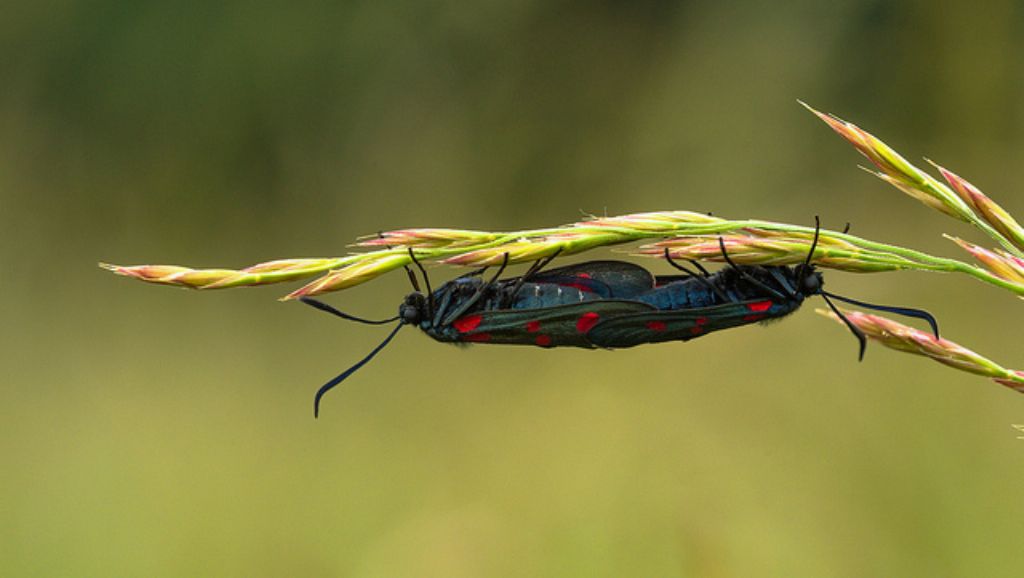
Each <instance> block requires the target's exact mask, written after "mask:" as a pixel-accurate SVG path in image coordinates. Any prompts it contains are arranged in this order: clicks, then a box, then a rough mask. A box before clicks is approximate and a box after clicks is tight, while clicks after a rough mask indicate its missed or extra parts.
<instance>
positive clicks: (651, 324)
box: [647, 321, 668, 331]
mask: <svg viewBox="0 0 1024 578" xmlns="http://www.w3.org/2000/svg"><path fill="white" fill-rule="evenodd" d="M647 328H648V329H650V330H651V331H665V330H666V329H668V326H666V325H665V322H664V321H648V322H647Z"/></svg>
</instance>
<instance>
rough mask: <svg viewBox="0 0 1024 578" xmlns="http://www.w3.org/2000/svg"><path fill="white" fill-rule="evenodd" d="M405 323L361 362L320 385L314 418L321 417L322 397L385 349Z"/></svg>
mask: <svg viewBox="0 0 1024 578" xmlns="http://www.w3.org/2000/svg"><path fill="white" fill-rule="evenodd" d="M404 325H405V323H402V322H399V323H398V325H396V326H395V328H394V329H393V330H392V331H391V333H390V334H389V335H388V336H387V337H386V338H384V341H382V342H381V343H380V345H378V346H377V347H374V348H373V351H371V352H370V354H369V355H367V356H366V357H364V358H363V359H362V360H361V361H360V362H359V363H357V364H355V365H353V366H352V367H350V368H348V369H346V370H345V371H343V372H342V373H341V375H339V376H338V377H335V378H334V379H332V380H330V381H328V382H327V383H325V384H323V385H322V386H321V387H320V389H318V390H317V391H316V396H314V397H313V417H314V418H318V417H320V398H322V397H323V396H324V394H325V393H327V392H328V391H330V389H331V388H332V387H334V386H336V385H338V384H339V383H341V382H343V381H345V380H346V379H347V378H348V376H350V375H352V374H353V373H355V372H356V371H357V370H359V368H360V367H362V366H364V365H366V363H367V362H368V361H370V360H371V359H373V356H374V355H377V354H378V353H380V350H381V349H384V347H385V346H387V344H388V343H390V342H391V340H392V339H394V337H395V335H398V330H400V329H401V328H402V326H404Z"/></svg>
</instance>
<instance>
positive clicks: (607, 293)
mask: <svg viewBox="0 0 1024 578" xmlns="http://www.w3.org/2000/svg"><path fill="white" fill-rule="evenodd" d="M815 221H817V218H815ZM817 243H818V227H817V226H816V227H815V235H814V240H813V241H812V243H811V248H810V250H809V251H808V254H807V258H806V260H805V261H804V262H803V263H801V264H799V265H796V266H770V265H737V264H736V263H734V262H733V261H732V259H730V258H729V254H728V253H727V252H726V249H725V244H724V243H723V242H722V241H721V239H719V245H720V247H721V249H722V257H723V259H724V260H725V262H726V265H727V266H726V267H725V268H723V269H722V270H720V271H718V272H715V273H710V272H708V271H707V270H706V269H705V268H704V267H703V266H701V265H700V264H699V263H697V262H696V261H691V264H692V265H693V266H695V267H696V269H697V270H696V271H691V270H690V269H688V268H686V267H684V266H682V265H681V264H679V263H677V262H676V261H674V260H672V258H671V256H670V255H669V253H668V250H667V249H666V252H665V258H666V260H667V261H668V262H669V263H670V264H671V265H672V266H673V267H675V268H676V269H678V270H680V271H681V272H682V273H683V274H682V275H667V276H654V275H652V274H651V273H650V272H649V271H647V270H646V269H644V268H643V267H640V266H638V265H634V264H632V263H626V262H623V261H588V262H585V263H579V264H576V265H568V266H566V267H559V268H557V269H549V270H546V271H542V270H543V268H544V267H545V266H546V265H548V264H549V263H550V262H551V260H553V259H554V258H555V257H556V256H557V253H556V254H555V255H552V256H551V257H548V258H547V259H544V260H542V261H538V262H536V263H534V264H533V266H532V267H531V268H530V269H529V270H528V271H527V272H526V274H524V275H522V276H520V277H510V278H506V279H501V274H502V273H504V271H505V267H506V265H507V264H508V255H507V254H506V255H505V259H504V262H503V263H502V265H501V266H500V267H499V268H498V271H497V273H496V274H494V275H493V276H492V277H491V278H490V279H488V280H485V279H484V278H483V273H484V270H479V271H475V272H473V273H470V274H468V275H464V276H462V277H458V278H457V279H454V280H452V281H449V282H447V283H445V284H444V285H442V286H441V287H440V288H438V289H437V290H436V291H435V290H432V289H431V287H430V281H429V279H428V278H427V273H426V270H424V268H423V266H422V265H421V264H420V263H419V261H418V260H416V256H415V253H414V252H413V250H412V249H409V255H410V257H411V258H412V261H413V263H414V264H415V265H416V266H417V268H418V269H419V271H420V273H421V275H422V276H423V280H424V283H425V284H426V291H425V292H424V291H421V290H420V285H419V282H418V280H417V278H416V275H415V273H413V271H412V270H411V269H408V268H407V269H406V271H407V273H408V275H409V280H410V282H411V283H412V286H413V292H412V293H410V294H409V295H408V296H407V297H406V298H405V300H404V302H403V303H402V304H401V305H400V306H399V309H398V315H397V316H395V317H393V318H390V319H384V320H380V321H371V320H367V319H363V318H360V317H355V316H353V315H349V314H346V313H343V312H341V311H339V310H337V309H335V308H334V307H332V306H330V305H328V304H326V303H323V302H321V301H317V300H315V299H311V298H308V297H303V298H302V302H303V303H306V304H307V305H310V306H312V307H315V308H317V309H320V310H321V311H325V312H328V313H331V314H333V315H336V316H338V317H341V318H343V319H346V320H349V321H356V322H359V323H367V324H387V323H392V322H397V325H396V326H395V328H394V329H393V330H392V331H391V333H390V334H389V335H388V336H387V337H386V338H385V339H384V341H382V342H381V343H380V345H378V346H377V347H375V348H374V349H373V351H371V352H370V353H369V354H368V355H367V356H366V357H364V358H363V359H362V360H360V361H359V362H358V363H356V364H355V365H353V366H352V367H350V368H348V369H347V370H345V371H344V372H343V373H341V374H340V375H338V376H337V377H335V378H334V379H332V380H330V381H328V382H327V383H326V384H324V385H323V386H322V387H321V388H320V389H319V390H318V391H317V393H316V397H315V398H314V404H313V412H314V415H315V416H318V415H319V412H320V400H321V398H322V397H323V395H324V394H325V393H327V391H328V390H330V389H331V388H333V387H334V386H336V385H338V384H339V383H341V382H342V381H344V380H345V379H346V378H348V376H350V375H352V374H353V373H354V372H355V371H356V370H358V369H359V368H361V367H362V366H363V365H365V364H366V363H367V362H369V361H370V360H371V359H372V358H373V357H374V356H375V355H377V353H379V352H380V350H381V349H383V348H384V347H385V346H386V345H387V344H388V343H390V342H391V340H392V339H393V338H394V337H395V335H396V334H397V333H398V331H399V330H400V329H401V328H402V327H404V326H406V325H415V326H418V327H419V328H420V329H422V330H423V331H424V332H425V333H426V334H427V335H429V336H430V337H432V338H433V339H435V340H437V341H442V342H448V343H462V344H465V343H500V344H509V345H535V346H539V347H583V348H591V349H593V348H604V349H614V348H623V347H634V346H636V345H642V344H645V343H660V342H664V341H688V340H690V339H695V338H697V337H701V336H703V335H707V334H708V333H711V332H714V331H720V330H722V329H729V328H731V327H739V326H742V325H750V324H753V323H757V322H762V321H770V320H775V319H781V318H782V317H785V316H786V315H789V314H790V313H792V312H794V311H796V310H797V309H799V308H800V305H801V304H803V301H804V299H805V298H807V297H811V296H814V295H819V296H821V297H822V298H823V299H824V300H825V303H826V304H827V305H828V306H829V308H831V309H832V311H834V312H835V313H836V314H837V315H838V316H839V318H840V319H842V320H843V321H844V322H845V323H846V326H847V327H849V329H850V331H851V332H852V333H853V334H854V336H856V338H857V340H858V342H859V353H858V358H859V359H863V358H864V350H865V347H866V344H867V340H866V339H865V337H864V335H863V333H862V332H861V331H860V330H859V329H857V327H855V326H854V325H853V324H852V323H850V322H849V320H847V319H846V317H845V316H843V314H842V313H841V312H840V311H839V309H838V308H837V307H836V306H835V305H834V304H833V302H832V301H833V300H838V301H843V302H846V303H851V304H853V305H857V306H859V307H865V308H869V309H875V310H879V311H886V312H890V313H896V314H900V315H906V316H909V317H916V318H919V319H922V320H924V321H926V322H927V323H928V324H929V325H930V326H931V329H932V331H933V332H934V333H935V335H936V337H938V334H939V329H938V324H937V323H936V321H935V318H934V317H932V315H931V314H930V313H928V312H926V311H922V310H920V309H910V308H906V307H891V306H885V305H874V304H870V303H864V302H862V301H857V300H855V299H850V298H848V297H843V296H840V295H836V294H834V293H829V292H827V291H825V290H824V289H823V285H824V279H823V278H822V275H821V273H820V272H819V271H817V269H816V268H815V266H814V265H812V264H811V259H812V257H813V255H814V250H815V248H816V246H817Z"/></svg>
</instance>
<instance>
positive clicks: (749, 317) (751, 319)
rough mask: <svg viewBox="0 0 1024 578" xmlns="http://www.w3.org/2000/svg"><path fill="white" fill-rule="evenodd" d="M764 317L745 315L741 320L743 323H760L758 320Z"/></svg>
mask: <svg viewBox="0 0 1024 578" xmlns="http://www.w3.org/2000/svg"><path fill="white" fill-rule="evenodd" d="M765 317H766V316H765V315H745V316H744V317H743V320H744V321H760V320H762V319H764V318H765Z"/></svg>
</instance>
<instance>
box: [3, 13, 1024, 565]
mask: <svg viewBox="0 0 1024 578" xmlns="http://www.w3.org/2000/svg"><path fill="white" fill-rule="evenodd" d="M3 14H4V16H3V18H2V19H0V52H2V53H3V54H4V55H5V57H4V58H3V59H0V84H2V90H0V231H2V235H3V243H2V244H0V265H2V266H0V275H2V282H0V287H2V292H3V300H2V301H0V315H2V317H0V318H2V326H3V331H2V333H0V340H2V347H0V356H2V358H0V362H2V367H3V373H4V378H3V381H2V385H0V423H2V432H3V435H2V436H0V459H2V466H0V574H2V575H4V576H148V577H157V576H438V577H440V576H444V577H478V576H488V577H490V576H588V577H589V576H616V577H618V576H659V577H670V576H712V577H727V576H785V577H793V576H841V577H846V576H849V577H862V576H883V575H884V576H1020V575H1021V572H1022V571H1024V556H1022V550H1021V547H1020V537H1021V535H1022V534H1021V532H1022V530H1024V500H1022V499H1021V491H1020V490H1021V481H1022V479H1024V440H1019V439H1017V435H1024V434H1019V432H1016V431H1014V429H1013V428H1012V427H1011V426H1012V424H1015V423H1024V397H1021V396H1020V395H1019V394H1015V393H1013V392H1011V391H1010V390H1008V389H1005V388H1001V387H999V386H998V385H995V384H993V383H991V382H990V381H987V380H985V379H982V378H977V377H973V376H970V375H967V374H963V373H958V372H955V371H952V370H950V369H947V368H944V367H942V366H939V365H937V364H932V363H929V362H927V361H924V360H920V359H916V358H911V357H909V356H904V355H899V354H896V353H893V352H891V351H888V350H884V349H882V348H881V347H877V346H872V347H870V348H869V350H868V354H867V357H866V359H865V362H864V363H861V364H858V363H857V362H856V346H855V341H854V339H853V338H852V337H851V336H850V335H849V334H848V333H846V332H845V331H844V330H843V329H842V328H841V327H839V326H837V325H835V324H833V323H831V322H829V321H827V320H823V319H821V318H819V317H818V316H816V315H815V314H814V313H813V312H812V309H813V308H814V307H820V306H821V304H820V303H815V302H814V301H812V302H811V303H810V304H808V306H807V307H805V308H804V309H803V310H802V311H800V312H799V313H798V314H796V315H794V316H793V317H792V318H790V319H788V320H786V321H785V322H783V323H780V324H776V325H773V326H771V327H768V328H762V327H748V328H743V329H738V330H734V331H728V332H723V333H720V334H716V335H714V336H710V337H708V338H706V339H701V340H697V341H693V342H690V343H687V344H681V343H676V344H665V345H659V346H651V347H643V348H638V349H635V350H623V351H616V352H600V351H598V352H594V351H574V350H573V351H562V350H551V351H546V350H541V349H532V348H513V347H506V348H502V347H485V346H479V347H472V348H468V349H458V348H455V347H450V346H445V345H441V344H438V343H435V342H433V341H431V340H429V339H428V338H426V337H425V336H423V335H422V334H420V333H419V332H414V331H407V332H404V333H403V334H401V335H400V337H399V338H398V339H397V340H396V341H395V343H394V344H393V345H392V346H391V347H390V348H389V349H388V350H386V351H385V352H384V353H383V354H382V355H381V356H380V357H378V359H377V360H376V361H375V362H374V363H373V364H371V365H369V366H367V367H366V368H365V369H363V370H362V371H361V372H360V373H358V374H357V375H356V376H355V377H354V378H353V379H351V380H350V381H348V382H346V384H345V385H344V387H342V388H339V389H338V390H336V391H334V392H332V394H331V395H330V396H328V397H327V398H326V403H325V406H324V411H323V414H322V416H321V419H320V420H318V421H314V420H313V419H312V416H311V401H312V395H313V392H314V391H315V390H316V388H317V387H319V386H320V385H321V384H322V383H323V382H324V381H326V380H327V379H328V378H330V377H332V376H334V375H335V374H336V373H337V372H339V371H341V370H342V369H344V368H346V367H348V366H349V365H350V364H352V363H354V362H355V361H356V360H358V359H359V358H360V357H361V356H362V355H364V354H365V353H366V352H367V351H368V350H369V349H370V348H372V347H373V345H375V344H376V343H377V342H378V341H379V340H380V339H381V338H382V337H383V336H384V334H385V330H384V329H381V328H372V327H365V326H359V325H353V324H346V323H343V322H340V321H338V320H336V319H332V318H330V317H328V316H325V315H322V314H319V313H316V312H314V311H312V310H310V309H307V308H304V307H302V306H300V305H296V304H282V303H278V302H276V301H275V299H276V298H277V297H279V296H281V295H283V294H284V293H285V292H287V291H288V290H290V289H292V288H294V287H295V286H294V285H293V286H274V287H267V288H259V289H245V290H242V289H239V290H231V291H223V292H209V293H195V292H190V291H183V290H176V289H171V288H164V287H157V286H147V285H143V284H141V283H136V282H132V281H129V280H125V279H120V278H116V277H114V276H112V275H110V274H109V273H107V272H104V271H102V270H100V269H98V268H97V267H96V262H97V261H101V260H102V261H109V262H114V263H121V264H141V263H175V264H187V265H195V266H232V267H238V266H245V265H250V264H253V263H256V262H259V261H264V260H269V259H273V258H280V257H304V256H330V255H338V254H341V253H343V252H344V251H346V250H347V249H346V245H347V244H348V243H349V242H351V241H352V240H353V239H354V238H355V237H356V236H357V235H361V234H366V233H373V232H376V231H378V230H381V229H390V228H399V227H409V226H451V227H465V228H486V229H520V228H529V227H536V226H546V225H555V224H559V223H564V222H569V221H573V220H576V219H577V217H578V216H579V211H580V210H583V211H588V212H592V213H598V214H601V213H604V212H607V213H608V214H609V215H616V214H624V213H629V212H637V211H646V210H665V209H691V210H699V211H713V212H714V213H715V214H716V215H721V216H729V217H736V218H739V217H756V218H764V219H773V220H779V221H785V222H795V223H803V224H808V223H811V222H812V219H813V216H814V215H815V214H818V215H821V217H822V219H823V221H824V223H825V225H826V226H831V227H841V226H842V224H843V223H844V222H846V221H850V222H852V223H853V231H854V232H855V233H857V234H860V235H863V236H866V237H869V238H874V239H879V240H886V241H892V242H896V243H901V244H905V245H909V246H913V247H916V248H920V249H923V250H926V251H930V252H934V253H938V254H944V255H957V251H956V249H955V247H953V246H952V245H951V244H950V243H948V242H947V241H944V240H943V239H941V238H940V237H939V234H940V233H942V232H949V233H953V234H958V235H963V236H965V237H966V238H969V239H973V240H982V239H980V238H979V237H978V236H977V235H975V234H974V233H973V232H972V231H970V230H969V229H968V227H967V226H965V225H961V224H959V223H956V222H954V221H952V220H950V219H948V218H946V217H944V216H942V215H940V214H938V213H936V212H934V211H929V210H928V209H926V208H924V207H923V206H920V205H918V204H917V203H915V202H914V201H912V200H910V199H908V198H906V197H904V196H903V195H902V194H901V193H899V192H897V191H896V190H894V189H891V188H888V187H887V186H886V185H884V184H883V183H881V182H879V181H877V180H876V179H873V178H872V177H871V176H870V175H867V174H865V173H863V172H861V171H859V170H857V168H856V165H857V164H858V163H863V162H864V161H863V160H862V159H861V158H860V157H859V156H858V155H857V154H856V153H855V152H853V150H852V149H851V148H850V147H848V146H847V145H846V144H845V143H843V142H842V141H841V140H840V139H839V138H838V137H837V136H835V135H834V134H832V132H831V131H830V130H829V129H828V128H827V127H825V126H824V125H823V124H821V123H820V122H819V121H817V120H816V119H814V118H813V117H812V116H811V115H810V114H809V113H807V112H806V111H805V110H803V109H802V108H801V107H800V106H798V105H797V103H796V99H797V98H801V99H804V100H806V101H808V102H809V103H811V104H812V105H814V106H817V107H819V108H821V109H824V110H827V111H831V112H835V113H837V114H840V115H841V116H844V117H845V118H847V119H848V120H851V121H854V122H856V123H858V124H859V125H861V126H863V127H865V128H867V129H869V130H871V131H873V132H874V133H875V134H877V135H878V136H880V137H881V138H883V139H886V140H887V141H888V142H889V144H891V145H893V146H894V147H896V148H897V149H898V150H900V151H901V152H903V153H905V154H906V155H907V156H908V157H909V158H915V159H916V158H920V156H922V155H927V156H929V157H930V158H933V159H935V160H936V161H938V162H941V163H943V164H944V165H945V166H948V167H950V168H951V169H953V170H955V171H957V172H959V173H960V174H962V175H963V176H965V177H966V178H968V179H970V180H972V181H973V182H974V183H975V184H977V185H978V186H980V187H981V188H982V189H983V190H985V191H987V192H988V193H989V194H991V195H992V196H993V197H995V198H996V199H997V200H999V201H1000V202H1002V203H1003V204H1004V205H1005V206H1006V207H1007V208H1008V209H1009V210H1011V211H1012V212H1015V213H1016V214H1017V215H1018V216H1024V201H1022V200H1021V197H1020V182H1021V180H1022V175H1021V174H1020V167H1021V160H1022V154H1024V136H1022V135H1024V105H1022V103H1024V59H1022V58H1021V54H1022V49H1024V33H1022V30H1024V7H1022V5H1021V4H1020V3H1019V2H1009V1H994V2H987V3H985V4H984V8H983V9H981V8H978V7H976V6H974V5H969V4H967V3H963V4H962V5H956V4H953V5H942V6H940V5H937V4H935V3H932V2H924V1H913V2H901V3H891V2H883V1H853V0H846V1H844V0H839V1H834V2H829V3H820V2H812V1H798V2H787V3H778V2H738V3H724V2H688V3H679V4H677V3H671V2H607V1H606V2H593V3H586V2H536V1H535V2H508V1H505V0H485V1H482V2H465V3H458V2H397V3H396V2H350V3H332V2H297V3H289V4H287V5H285V4H282V3H274V2H212V3H211V2H195V3H181V2H159V1H145V0H134V1H131V2H129V1H124V0H107V1H102V0H100V1H93V2H81V1H75V0H65V1H61V0H54V1H46V0H43V1H40V2H31V3H30V2H9V3H6V5H5V6H4V9H3ZM608 254H609V253H607V252H597V253H593V254H589V255H587V258H591V257H604V256H607V255H608ZM648 264H649V265H650V266H651V267H653V268H655V269H656V270H659V271H660V270H665V267H664V266H662V265H659V264H658V263H656V262H653V261H652V262H649V263H648ZM455 274H456V271H454V270H449V269H445V268H441V267H435V268H433V269H432V275H433V278H434V279H435V280H437V281H441V280H444V279H447V278H449V277H451V276H454V275H455ZM828 283H829V287H830V288H831V289H833V290H835V291H837V292H840V293H842V294H847V295H850V296H854V297H857V298H860V299H865V300H870V301H876V302H883V303H898V304H906V305H914V306H918V307H924V308H927V309H929V310H931V311H932V312H934V313H935V314H936V315H937V316H938V317H939V318H940V320H941V322H942V324H943V328H944V330H945V332H946V333H947V335H948V336H950V337H952V338H954V339H957V340H958V341H960V342H961V343H963V344H965V345H967V346H971V347H974V348H976V349H978V350H979V351H982V352H984V353H986V354H988V355H990V356H992V357H993V358H994V359H996V360H998V361H1002V362H1005V363H1006V364H1008V365H1010V366H1016V367H1020V366H1021V365H1022V364H1024V357H1022V355H1021V350H1020V329H1019V328H1020V326H1021V321H1022V320H1024V319H1022V317H1021V311H1022V308H1021V304H1020V302H1019V300H1017V299H1015V298H1013V297H1012V296H1011V295H1010V294H1009V293H1006V292H1000V291H999V290H997V289H995V288H992V287H988V286H985V285H982V284H979V283H977V282H976V281H972V280H970V279H967V278H958V277H955V276H941V275H929V274H924V273H895V274H885V275H875V276H856V275H851V274H843V273H836V272H833V273H831V274H829V275H828ZM407 291H408V287H407V282H406V280H405V279H404V276H403V275H400V274H392V275H389V276H387V277H385V278H382V279H380V280H377V281H374V282H373V283H371V284H368V285H364V286H360V287H358V288H355V289H352V290H350V291H347V292H344V293H342V294H336V295H334V296H331V297H330V298H329V301H330V302H332V303H334V304H336V305H338V306H339V307H342V308H344V309H346V310H348V311H351V312H353V313H358V314H363V315H367V316H380V315H391V314H392V313H393V311H395V308H396V307H397V305H398V303H399V302H400V300H401V298H402V296H403V295H405V293H406V292H407Z"/></svg>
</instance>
